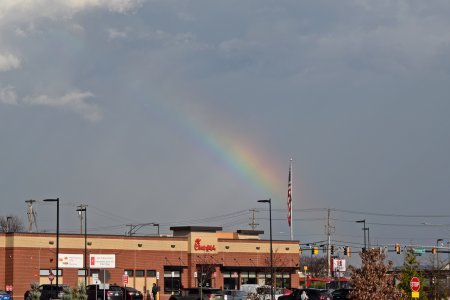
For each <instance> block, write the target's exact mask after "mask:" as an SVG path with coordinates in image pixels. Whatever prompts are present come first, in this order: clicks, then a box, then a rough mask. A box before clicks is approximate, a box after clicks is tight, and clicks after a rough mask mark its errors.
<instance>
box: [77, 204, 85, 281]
mask: <svg viewBox="0 0 450 300" xmlns="http://www.w3.org/2000/svg"><path fill="white" fill-rule="evenodd" d="M86 207H87V205H79V206H78V209H77V212H78V213H80V214H83V213H84V259H83V265H84V286H87V262H86V259H87V216H86Z"/></svg>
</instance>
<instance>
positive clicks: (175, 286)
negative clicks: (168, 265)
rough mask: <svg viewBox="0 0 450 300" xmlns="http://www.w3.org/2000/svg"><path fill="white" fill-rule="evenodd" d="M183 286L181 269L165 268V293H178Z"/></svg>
mask: <svg viewBox="0 0 450 300" xmlns="http://www.w3.org/2000/svg"><path fill="white" fill-rule="evenodd" d="M180 288H181V272H180V271H179V270H164V293H165V294H172V293H175V294H176V293H178V291H179V290H180Z"/></svg>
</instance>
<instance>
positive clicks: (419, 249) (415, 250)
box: [414, 248, 425, 255]
mask: <svg viewBox="0 0 450 300" xmlns="http://www.w3.org/2000/svg"><path fill="white" fill-rule="evenodd" d="M414 254H419V255H420V254H425V249H424V248H414Z"/></svg>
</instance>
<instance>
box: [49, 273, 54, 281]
mask: <svg viewBox="0 0 450 300" xmlns="http://www.w3.org/2000/svg"><path fill="white" fill-rule="evenodd" d="M53 279H55V275H54V274H53V273H52V272H50V273H48V280H50V282H52V281H53Z"/></svg>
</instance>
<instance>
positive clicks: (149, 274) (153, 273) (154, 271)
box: [147, 270, 156, 277]
mask: <svg viewBox="0 0 450 300" xmlns="http://www.w3.org/2000/svg"><path fill="white" fill-rule="evenodd" d="M147 277H156V270H147Z"/></svg>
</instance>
